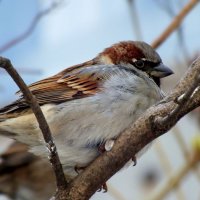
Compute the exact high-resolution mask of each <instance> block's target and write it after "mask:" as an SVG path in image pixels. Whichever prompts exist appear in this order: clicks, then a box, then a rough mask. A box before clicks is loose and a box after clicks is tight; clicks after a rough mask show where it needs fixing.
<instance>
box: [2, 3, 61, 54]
mask: <svg viewBox="0 0 200 200" xmlns="http://www.w3.org/2000/svg"><path fill="white" fill-rule="evenodd" d="M60 2H61V1H54V2H53V3H52V4H51V5H50V6H49V8H46V9H44V10H42V11H40V12H38V13H37V14H36V15H35V17H34V18H33V19H32V22H31V23H30V26H29V27H28V28H27V30H25V31H24V32H23V33H21V34H20V35H19V36H17V37H16V38H14V39H12V40H10V41H9V42H7V43H6V44H4V45H2V46H1V47H0V54H2V53H3V52H4V51H6V50H8V49H9V48H11V47H13V46H15V45H16V44H18V43H20V42H21V41H23V40H25V39H26V38H27V37H28V36H29V35H31V33H33V31H34V30H35V28H36V26H37V24H38V23H39V21H40V20H41V19H42V18H43V17H44V16H45V15H47V14H49V13H50V12H52V11H53V10H55V9H56V8H57V7H58V6H59V5H60Z"/></svg>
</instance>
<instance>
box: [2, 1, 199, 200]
mask: <svg viewBox="0 0 200 200" xmlns="http://www.w3.org/2000/svg"><path fill="white" fill-rule="evenodd" d="M189 1H190V0H168V1H165V0H148V1H147V0H109V1H107V0H84V1H82V0H73V1H70V0H58V1H56V0H29V1H27V0H15V1H6V0H1V1H0V24H1V28H0V55H1V56H4V57H7V58H9V59H10V60H11V61H12V63H13V65H14V66H15V67H16V68H17V70H18V71H19V72H20V74H21V75H22V77H23V79H24V80H25V82H26V83H27V84H30V83H32V82H34V81H36V80H39V79H42V78H44V77H47V76H50V75H53V74H55V73H57V72H59V71H60V70H62V69H64V68H67V67H69V66H72V65H74V64H78V63H81V62H84V61H86V60H89V59H91V58H93V57H95V56H96V55H97V54H98V53H99V52H101V51H102V50H103V49H104V48H106V47H108V46H110V45H112V44H113V43H116V42H119V41H123V40H144V41H145V42H147V43H149V44H151V43H152V42H153V41H154V40H155V39H156V38H157V37H158V36H159V35H160V34H161V33H162V32H163V30H165V29H166V27H167V26H168V25H169V23H170V22H171V21H172V19H173V18H174V16H176V15H177V14H178V13H179V12H180V10H181V9H182V8H183V7H184V6H185V5H186V4H187V3H188V2H189ZM199 21H200V4H197V5H196V6H195V7H194V9H192V10H191V11H190V12H189V14H188V15H187V16H186V18H185V19H184V21H183V23H182V24H181V26H180V27H179V28H178V29H177V30H176V31H175V32H174V33H173V34H172V35H171V36H170V37H169V38H168V39H167V40H166V41H165V42H164V43H163V44H162V45H161V46H160V47H159V48H158V49H157V51H158V52H159V54H160V56H161V58H162V59H163V62H164V63H165V64H166V65H168V66H170V67H171V68H172V69H173V71H174V72H175V74H174V75H173V76H170V77H168V78H166V80H165V81H164V82H163V85H164V86H163V90H164V91H165V92H166V93H168V92H170V90H171V89H173V88H174V87H175V85H176V83H177V82H178V81H179V80H180V79H181V77H182V76H183V75H184V73H185V71H186V70H187V68H188V66H189V64H190V63H191V62H192V61H193V60H194V59H195V58H196V57H197V56H198V55H200V39H199V36H200V26H199ZM17 90H18V88H17V86H16V85H15V84H14V83H13V81H12V79H11V78H10V77H9V76H8V75H7V74H6V73H5V72H4V71H3V70H2V69H0V107H1V106H4V105H6V104H8V103H9V102H11V101H13V100H14V99H15V98H16V96H15V92H16V91H17ZM199 128H200V111H199V109H196V110H195V111H193V112H192V113H190V114H189V115H187V116H186V117H184V118H183V119H182V120H181V121H180V122H179V123H178V124H177V125H176V127H174V128H173V129H172V130H171V131H169V132H168V133H167V134H165V135H163V136H162V137H161V138H159V139H157V140H156V141H155V142H154V143H153V145H152V147H151V148H150V149H149V151H148V152H147V153H146V154H145V155H144V156H143V157H142V158H140V159H139V160H138V163H137V165H136V166H135V167H129V168H128V169H125V170H122V171H120V172H118V173H117V174H116V175H115V176H113V177H112V178H111V179H110V180H109V181H108V192H107V193H102V192H100V193H98V192H97V193H96V194H95V195H94V196H93V197H92V199H93V200H100V199H105V200H108V199H109V200H114V199H115V200H136V199H137V200H138V199H140V200H161V199H165V200H188V199H189V200H199V199H200V190H199V188H200V166H199V163H200V162H199V160H198V159H196V157H195V155H196V154H197V152H198V153H199V152H200V151H199V149H198V148H200V147H199V146H200V145H199V143H200V142H199V140H200V139H199V138H200V129H199ZM10 144H12V141H11V140H8V139H6V138H2V137H1V138H0V153H1V154H2V157H1V158H0V200H3V199H9V198H10V199H15V200H16V199H24V200H29V199H41V200H42V199H48V198H49V197H50V196H51V195H52V194H53V192H54V184H49V182H50V181H52V182H53V177H52V179H51V176H52V175H50V174H51V170H50V168H49V164H48V163H40V162H41V161H40V160H38V158H35V157H34V156H32V155H29V154H26V153H24V152H26V148H25V147H21V146H20V145H19V144H15V145H14V147H13V146H12V147H10V146H9V145H10ZM12 145H13V144H12ZM9 148H11V149H9ZM13 149H14V150H13ZM16 149H17V150H16ZM13 152H14V154H13ZM13 155H14V156H13ZM15 156H16V157H15ZM19 160H20V162H22V163H23V164H20V162H18V161H19ZM5 163H6V164H5ZM38 163H39V164H38ZM43 165H44V166H45V167H41V166H43ZM8 168H9V170H7V169H8ZM36 169H37V170H36ZM44 169H45V170H46V171H45V172H44V173H42V175H40V174H37V172H38V171H40V170H44ZM30 174H32V176H31V177H30ZM27 176H28V177H27ZM36 177H37V178H36ZM47 177H48V178H47ZM42 179H43V180H44V182H42V184H41V181H40V180H42ZM45 180H46V183H45ZM20 181H21V182H23V183H20ZM38 182H40V186H39V184H38ZM47 182H48V184H47ZM35 185H37V187H35ZM45 185H47V186H46V188H47V189H46V190H45ZM40 192H41V194H40ZM36 197H37V198H36Z"/></svg>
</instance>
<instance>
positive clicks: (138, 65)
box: [135, 60, 144, 69]
mask: <svg viewBox="0 0 200 200" xmlns="http://www.w3.org/2000/svg"><path fill="white" fill-rule="evenodd" d="M135 65H136V67H137V68H140V69H141V68H143V67H144V61H143V60H137V61H135Z"/></svg>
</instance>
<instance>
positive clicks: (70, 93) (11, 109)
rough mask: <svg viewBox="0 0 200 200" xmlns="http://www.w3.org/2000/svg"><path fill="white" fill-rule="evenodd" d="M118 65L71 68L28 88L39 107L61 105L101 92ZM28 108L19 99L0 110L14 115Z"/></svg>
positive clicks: (23, 100)
mask: <svg viewBox="0 0 200 200" xmlns="http://www.w3.org/2000/svg"><path fill="white" fill-rule="evenodd" d="M119 67H120V66H118V65H100V64H93V65H89V64H88V65H84V66H73V67H71V68H68V69H66V70H64V71H62V72H60V73H59V74H57V75H55V76H52V77H49V78H46V79H43V80H41V81H38V82H35V83H33V84H31V85H30V86H29V89H30V90H31V92H32V93H33V94H34V95H35V97H36V98H37V100H38V103H39V104H40V105H43V104H48V103H62V102H66V101H70V100H74V99H80V98H84V97H88V96H91V95H95V94H96V93H97V92H98V91H100V90H101V86H102V84H103V82H104V81H105V80H107V79H108V78H109V77H110V76H111V75H113V74H115V73H118V71H119ZM27 107H28V104H27V103H26V100H25V99H24V98H23V96H21V98H20V99H18V100H17V101H15V102H13V103H12V104H10V105H8V106H6V107H4V108H2V109H0V118H1V114H6V115H7V117H8V115H9V114H12V115H13V114H14V113H16V111H20V112H21V111H23V110H24V109H25V108H27Z"/></svg>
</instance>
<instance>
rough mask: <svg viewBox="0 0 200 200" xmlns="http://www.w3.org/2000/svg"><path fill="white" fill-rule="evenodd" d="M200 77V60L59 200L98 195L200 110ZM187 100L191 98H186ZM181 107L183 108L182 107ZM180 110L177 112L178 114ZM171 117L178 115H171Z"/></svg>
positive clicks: (79, 198)
mask: <svg viewBox="0 0 200 200" xmlns="http://www.w3.org/2000/svg"><path fill="white" fill-rule="evenodd" d="M199 74H200V58H199V59H198V60H196V62H194V63H193V64H192V65H191V66H190V68H189V69H188V72H187V74H186V75H185V77H184V78H183V79H182V80H181V81H180V82H179V84H178V85H177V86H176V88H175V89H174V90H173V92H172V93H171V94H170V95H168V96H167V97H166V98H165V99H164V100H162V101H161V102H160V103H158V104H157V105H154V106H152V107H151V108H149V109H148V110H147V111H146V112H145V113H144V114H143V115H142V116H141V117H140V118H139V119H137V120H136V122H135V123H134V124H133V125H131V126H130V127H129V128H128V129H126V130H125V131H124V132H123V133H122V134H120V136H119V138H118V139H117V140H116V141H115V145H114V146H113V148H112V150H111V151H109V152H105V153H104V154H103V155H101V156H99V157H98V158H97V159H96V160H95V161H93V162H92V163H91V165H89V166H88V167H87V168H86V169H85V170H84V171H83V172H82V173H81V174H79V176H78V177H77V178H76V179H74V180H73V181H72V182H71V183H70V185H69V187H68V188H67V190H66V191H63V193H57V195H56V199H59V200H60V199H63V200H64V199H68V200H72V199H77V200H87V199H89V198H90V197H91V196H92V195H93V194H94V193H95V191H96V190H97V189H98V188H99V187H100V186H101V185H102V184H103V183H105V182H106V181H107V180H108V179H109V178H110V177H111V176H112V175H114V174H115V173H116V172H117V171H119V169H121V168H122V167H123V166H124V165H125V164H126V163H127V162H128V161H129V160H130V159H131V158H132V157H133V155H136V153H137V152H139V151H140V150H141V149H142V148H144V146H146V145H147V144H148V143H150V142H151V141H153V140H154V139H155V138H157V137H159V136H161V135H162V134H164V133H166V132H167V131H168V130H169V129H170V128H172V127H173V126H174V125H175V124H176V123H177V121H178V120H179V119H180V118H182V117H183V116H184V115H186V114H187V113H189V112H190V111H191V110H193V109H195V108H196V107H198V106H200V89H199V87H198V86H199V82H198V81H199V80H198V79H195V77H196V76H197V75H199ZM194 85H195V86H196V88H195V89H194V91H193V93H192V95H191V96H190V97H188V99H187V103H186V104H185V105H183V106H182V107H181V109H178V110H177V109H176V108H177V99H179V98H178V97H180V96H181V97H182V96H183V94H184V93H187V94H188V91H190V90H191V89H190V88H193V87H194ZM186 96H187V95H186ZM178 106H179V105H178ZM174 110H176V112H174ZM170 113H176V115H174V114H173V115H171V114H170ZM167 116H168V121H167V123H162V120H160V119H162V118H164V119H165V118H166V117H167Z"/></svg>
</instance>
